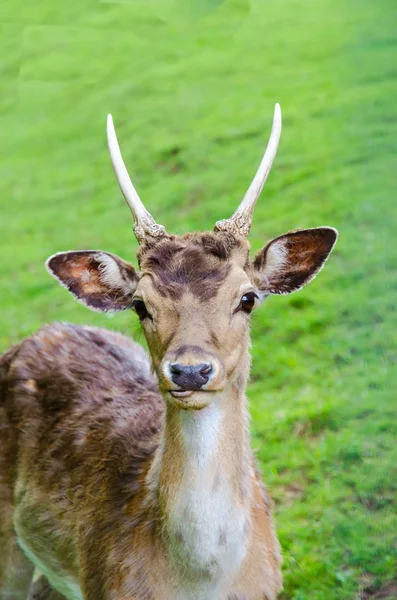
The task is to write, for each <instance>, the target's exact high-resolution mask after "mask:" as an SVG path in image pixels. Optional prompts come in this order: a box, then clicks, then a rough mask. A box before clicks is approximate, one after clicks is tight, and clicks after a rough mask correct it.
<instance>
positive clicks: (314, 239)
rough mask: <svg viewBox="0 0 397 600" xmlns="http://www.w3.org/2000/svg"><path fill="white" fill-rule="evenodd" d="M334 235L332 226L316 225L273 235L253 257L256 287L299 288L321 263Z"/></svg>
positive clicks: (265, 289) (275, 290) (270, 290)
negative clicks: (312, 227) (272, 238)
mask: <svg viewBox="0 0 397 600" xmlns="http://www.w3.org/2000/svg"><path fill="white" fill-rule="evenodd" d="M337 237H338V232H337V231H336V229H333V228H332V227H316V228H315V229H303V230H301V231H294V232H291V233H285V234H284V235H280V236H279V237H277V238H275V239H274V240H272V241H271V242H269V243H268V244H267V245H266V246H265V247H264V248H263V249H262V250H260V251H259V252H258V254H257V255H256V256H255V258H254V260H253V263H252V264H253V268H254V278H255V283H256V284H257V286H258V288H259V289H260V290H261V291H262V292H264V293H266V294H290V293H291V292H294V291H296V290H299V289H300V288H301V287H303V286H304V285H305V284H306V283H309V281H311V280H312V279H314V277H315V276H316V275H317V273H318V272H319V271H320V270H321V268H322V267H323V266H324V263H325V261H326V260H327V258H328V256H329V254H330V253H331V251H332V249H333V247H334V245H335V242H336V240H337Z"/></svg>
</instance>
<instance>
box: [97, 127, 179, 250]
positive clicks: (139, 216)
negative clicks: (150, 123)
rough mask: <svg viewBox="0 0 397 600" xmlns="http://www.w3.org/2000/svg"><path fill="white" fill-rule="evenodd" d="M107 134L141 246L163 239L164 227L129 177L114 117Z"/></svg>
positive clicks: (114, 165)
mask: <svg viewBox="0 0 397 600" xmlns="http://www.w3.org/2000/svg"><path fill="white" fill-rule="evenodd" d="M106 133H107V138H108V147H109V152H110V158H111V161H112V165H113V169H114V172H115V174H116V177H117V181H118V182H119V185H120V188H121V191H122V192H123V195H124V198H125V199H126V201H127V204H128V206H129V207H130V209H131V212H132V214H133V216H134V221H135V224H134V233H135V237H136V239H137V240H138V242H139V243H140V244H142V243H143V242H144V241H145V239H146V237H147V236H151V237H156V238H161V237H165V236H167V232H166V231H165V229H164V227H163V226H162V225H158V224H157V223H156V221H155V220H154V219H153V217H152V215H151V214H150V213H149V212H148V211H147V210H146V208H145V207H144V205H143V203H142V201H141V199H140V198H139V196H138V194H137V192H136V190H135V188H134V186H133V185H132V181H131V179H130V177H129V175H128V172H127V169H126V167H125V164H124V161H123V158H122V156H121V152H120V147H119V143H118V141H117V136H116V131H115V129H114V125H113V119H112V115H108V118H107V127H106Z"/></svg>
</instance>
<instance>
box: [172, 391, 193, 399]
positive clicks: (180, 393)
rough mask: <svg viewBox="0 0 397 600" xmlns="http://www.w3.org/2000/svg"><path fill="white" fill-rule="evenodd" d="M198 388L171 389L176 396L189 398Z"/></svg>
mask: <svg viewBox="0 0 397 600" xmlns="http://www.w3.org/2000/svg"><path fill="white" fill-rule="evenodd" d="M195 391H196V390H170V394H171V396H173V397H174V398H189V396H191V395H192V394H194V392H195Z"/></svg>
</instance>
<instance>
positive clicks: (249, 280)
mask: <svg viewBox="0 0 397 600" xmlns="http://www.w3.org/2000/svg"><path fill="white" fill-rule="evenodd" d="M276 116H277V115H276ZM108 134H109V140H110V147H111V154H112V142H113V143H114V139H115V138H113V139H112V135H113V136H114V130H112V129H111V131H110V132H109V131H108ZM272 136H273V138H274V126H273V133H272ZM273 145H274V139H273ZM269 147H270V148H271V147H272V138H271V140H270V142H269V146H268V150H267V152H266V154H268V152H269ZM117 150H118V146H117ZM273 151H275V150H274V149H273ZM266 154H265V157H264V161H265V159H266ZM112 159H113V163H114V166H115V170H116V173H117V175H118V178H119V181H120V184H121V187H122V189H123V192H124V194H125V196H126V198H127V201H128V202H129V204H130V206H131V207H132V210H133V213H134V217H135V222H136V224H135V233H136V235H137V238H138V240H139V241H140V243H141V248H140V251H139V253H138V262H139V266H140V270H139V271H136V270H135V269H134V267H133V266H132V265H130V264H129V263H127V262H125V261H123V260H122V259H120V258H118V257H117V256H114V255H111V254H108V253H106V252H100V251H82V252H64V253H59V254H56V255H54V256H53V257H51V258H50V259H49V260H48V263H47V266H48V269H49V271H50V272H51V273H52V274H53V275H54V276H55V277H57V278H58V279H59V281H60V282H61V284H62V285H64V286H65V287H66V288H67V289H68V290H69V291H70V292H71V293H72V294H73V295H74V296H75V297H76V298H77V299H78V300H79V301H81V302H83V303H84V304H86V305H87V306H88V307H90V308H92V309H94V310H101V311H118V310H124V309H134V310H135V312H136V313H137V315H138V317H139V319H140V321H141V324H142V328H143V331H144V334H145V337H146V340H147V343H148V347H149V351H150V354H151V357H152V363H153V368H154V370H155V372H156V374H157V377H158V381H159V386H160V389H161V391H162V392H163V395H164V397H165V399H166V401H168V402H170V403H172V404H174V405H176V406H177V407H179V408H183V409H200V408H204V407H205V406H207V405H208V404H209V402H210V401H211V398H212V397H213V394H214V392H220V391H223V390H224V389H226V388H227V387H228V386H230V385H233V383H235V382H236V381H238V380H239V378H241V377H243V378H245V376H246V373H247V371H248V364H249V355H248V344H249V321H250V314H251V312H252V311H253V310H254V309H255V308H257V307H258V306H259V305H260V304H261V302H262V301H263V300H264V299H265V298H266V297H267V296H268V295H270V294H287V293H290V292H293V291H295V290H298V289H300V288H301V287H302V286H303V285H305V283H307V282H309V281H310V280H311V279H313V278H314V277H315V275H316V274H317V273H318V272H319V270H320V269H321V267H322V266H323V264H324V262H325V260H326V259H327V257H328V255H329V254H330V252H331V250H332V248H333V246H334V244H335V241H336V237H337V232H336V231H335V230H334V229H332V228H330V227H319V228H316V229H308V230H303V231H296V232H292V233H287V234H285V235H282V236H280V237H278V238H276V239H274V240H272V241H271V242H269V243H268V244H267V245H266V246H264V248H263V249H262V250H261V251H260V252H258V254H257V255H256V256H255V257H254V258H253V260H250V257H249V243H248V241H247V240H246V239H245V235H246V234H247V229H248V230H249V227H250V221H251V216H252V210H253V204H252V203H254V202H255V200H252V199H251V204H250V205H248V203H247V195H249V192H250V190H251V188H252V186H251V188H250V190H249V192H248V193H247V195H246V197H245V199H244V200H243V202H242V204H241V205H240V208H239V209H238V210H237V211H236V213H235V215H234V216H233V217H232V218H231V219H229V220H228V221H221V222H218V223H217V225H216V228H215V231H214V232H207V233H194V234H186V235H184V236H168V235H167V234H166V233H165V231H164V229H163V228H162V227H161V226H159V225H157V224H156V223H155V222H154V221H153V219H152V217H151V216H150V215H149V213H147V211H146V209H144V207H143V205H142V203H141V202H140V200H139V198H137V195H136V192H135V190H134V189H133V187H132V184H131V182H130V181H129V178H128V175H126V171H125V167H124V164H123V163H122V162H121V163H120V160H121V156H120V155H117V153H116V156H115V155H114V152H113V154H112ZM271 160H272V158H271ZM117 161H119V162H117ZM264 161H262V163H261V166H260V168H259V171H258V173H259V172H260V171H261V168H262V170H263V169H265V178H266V176H267V173H268V170H269V168H270V167H269V164H268V162H269V157H268V160H267V163H266V161H265V163H266V164H264ZM126 178H127V179H126ZM256 180H258V174H257V176H256V178H255V179H254V182H253V184H252V185H254V184H255V181H256ZM129 186H130V187H129ZM262 186H263V177H262V179H261V181H259V183H258V181H256V187H257V190H256V192H255V193H256V194H258V193H259V192H260V189H261V188H262ZM258 189H259V192H258ZM255 199H256V198H255Z"/></svg>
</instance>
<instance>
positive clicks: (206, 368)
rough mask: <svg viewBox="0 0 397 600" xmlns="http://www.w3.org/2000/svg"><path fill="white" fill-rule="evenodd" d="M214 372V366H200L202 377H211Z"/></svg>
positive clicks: (207, 364)
mask: <svg viewBox="0 0 397 600" xmlns="http://www.w3.org/2000/svg"><path fill="white" fill-rule="evenodd" d="M211 371H212V365H211V364H209V363H205V364H203V365H200V373H201V375H209V374H210V373H211Z"/></svg>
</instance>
